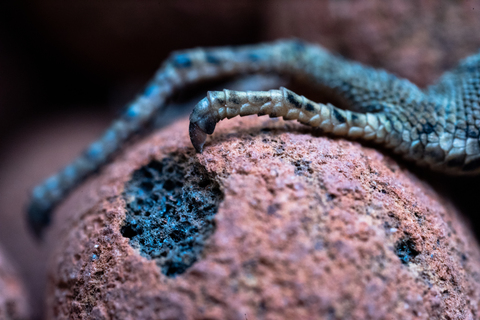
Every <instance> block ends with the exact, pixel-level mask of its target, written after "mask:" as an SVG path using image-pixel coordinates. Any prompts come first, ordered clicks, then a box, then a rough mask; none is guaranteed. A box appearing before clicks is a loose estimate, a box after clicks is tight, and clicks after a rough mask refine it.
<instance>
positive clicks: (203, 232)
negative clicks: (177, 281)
mask: <svg viewBox="0 0 480 320" xmlns="http://www.w3.org/2000/svg"><path fill="white" fill-rule="evenodd" d="M123 197H124V199H125V202H126V217H125V222H124V226H123V227H122V229H121V233H122V235H123V236H124V237H126V238H129V239H130V245H131V246H132V247H133V248H135V249H137V250H139V251H140V254H141V255H142V256H144V257H147V258H148V259H153V260H155V261H156V263H157V265H158V266H159V267H160V269H161V271H162V273H163V274H165V275H166V276H169V277H174V276H177V275H179V274H181V273H183V272H185V271H186V270H187V269H188V268H189V267H190V266H192V265H193V264H194V263H195V262H196V261H197V260H198V259H199V258H200V254H201V252H202V250H203V248H204V246H205V241H206V240H207V239H208V237H209V236H210V235H211V234H212V233H213V232H214V227H215V226H214V219H213V216H214V215H215V214H216V213H217V211H218V205H219V203H220V202H221V201H222V200H223V193H222V192H221V191H220V186H219V184H218V183H217V182H216V181H215V180H214V179H212V178H211V176H209V175H208V172H207V171H206V169H205V168H204V167H203V166H201V165H200V164H199V163H198V162H196V160H195V157H194V156H193V153H192V154H186V155H185V154H181V153H173V154H170V155H169V156H167V157H165V158H163V159H161V160H158V161H157V160H153V161H151V162H150V163H149V164H147V165H146V166H144V167H142V168H140V169H138V170H137V171H135V172H134V173H133V175H132V179H131V180H130V181H128V182H127V183H126V185H125V191H124V193H123Z"/></svg>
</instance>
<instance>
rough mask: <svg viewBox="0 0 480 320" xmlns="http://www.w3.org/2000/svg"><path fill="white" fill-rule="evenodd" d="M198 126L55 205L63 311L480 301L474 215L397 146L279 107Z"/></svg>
mask: <svg viewBox="0 0 480 320" xmlns="http://www.w3.org/2000/svg"><path fill="white" fill-rule="evenodd" d="M187 128H188V122H187V120H182V121H180V122H177V123H175V124H173V125H171V126H169V127H167V128H165V129H163V130H161V131H158V132H156V133H154V134H151V135H150V136H149V137H146V138H144V139H143V140H141V141H138V142H136V143H135V144H133V145H131V146H129V147H127V148H126V150H125V152H123V153H122V154H120V155H119V156H118V157H117V159H116V160H115V162H114V163H112V164H110V165H108V166H107V167H105V168H104V169H103V170H102V172H101V174H100V175H99V176H98V177H95V178H92V179H90V180H88V181H87V182H86V183H84V184H83V185H82V186H81V187H80V188H78V189H77V190H76V191H75V192H74V193H73V194H72V195H71V196H70V197H69V198H68V199H67V201H65V202H64V203H63V204H62V205H61V206H60V207H59V208H58V209H57V210H56V213H55V220H54V224H53V225H52V226H51V227H50V229H49V230H48V234H47V239H46V243H47V245H48V246H50V247H51V248H52V255H51V257H50V260H49V261H50V263H49V279H48V281H49V284H48V295H47V316H48V318H49V319H54V318H69V319H87V318H88V319H91V318H93V319H107V318H108V319H112V318H113V319H238V320H245V319H477V318H478V317H479V316H480V313H479V307H480V306H479V301H480V277H479V275H480V264H479V263H480V251H479V247H478V245H477V242H476V241H475V239H474V238H473V236H472V234H471V232H470V230H469V228H468V227H467V226H466V223H465V222H464V221H463V220H462V218H461V217H460V216H459V215H458V213H457V211H456V210H455V209H454V208H453V207H452V206H451V205H450V204H449V203H448V202H446V200H445V199H442V198H440V197H439V196H438V195H436V194H435V193H434V192H433V191H432V189H431V188H430V187H429V186H428V185H426V184H424V183H423V182H422V181H420V180H419V179H417V178H416V177H415V176H413V175H412V174H411V173H409V172H408V171H407V170H405V169H403V168H402V167H400V166H399V165H397V163H396V162H395V161H393V160H391V159H390V158H389V157H388V156H385V155H383V154H382V153H380V152H378V151H377V150H375V149H371V148H367V147H362V146H361V145H360V144H358V143H356V142H350V141H345V140H334V139H331V138H327V137H322V136H318V135H316V134H315V133H314V132H312V131H311V129H309V128H307V127H304V126H301V125H299V124H296V123H293V122H284V121H283V120H275V119H268V118H265V117H260V118H259V117H246V118H236V119H232V120H228V121H223V122H221V123H220V124H219V125H218V126H217V129H216V132H215V133H214V135H213V136H212V137H211V138H209V140H208V141H207V144H206V148H205V151H204V153H203V154H201V155H197V154H195V153H194V152H193V149H192V147H191V145H190V142H189V139H188V135H187V132H188V130H187ZM185 204H187V205H185ZM182 206H183V207H182ZM189 210H190V211H189ZM189 212H191V216H189ZM215 212H216V213H215ZM207 213H208V214H207ZM152 217H154V218H155V219H154V218H152ZM155 245H156V246H158V250H155ZM177 267H178V268H177ZM172 268H173V269H172ZM172 270H173V271H172Z"/></svg>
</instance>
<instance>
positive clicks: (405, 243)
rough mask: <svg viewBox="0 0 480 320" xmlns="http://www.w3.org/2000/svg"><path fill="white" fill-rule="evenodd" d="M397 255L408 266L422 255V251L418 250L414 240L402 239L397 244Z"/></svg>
mask: <svg viewBox="0 0 480 320" xmlns="http://www.w3.org/2000/svg"><path fill="white" fill-rule="evenodd" d="M395 254H396V255H397V256H398V257H399V258H400V261H401V262H402V263H403V264H408V263H409V262H412V260H413V259H415V257H416V256H418V255H419V254H420V251H418V250H417V249H416V246H415V242H413V240H412V239H410V238H402V239H400V240H398V241H397V242H396V243H395Z"/></svg>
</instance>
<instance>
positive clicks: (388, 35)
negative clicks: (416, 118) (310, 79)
mask: <svg viewBox="0 0 480 320" xmlns="http://www.w3.org/2000/svg"><path fill="white" fill-rule="evenodd" d="M265 12H268V15H265V19H266V22H265V25H266V29H267V30H266V34H267V35H268V37H269V38H277V37H292V36H293V37H300V38H303V39H306V40H309V41H313V42H319V43H320V44H322V45H324V46H326V47H327V48H329V49H330V50H332V51H333V52H338V53H341V54H342V55H344V56H346V57H348V58H350V59H353V60H357V61H361V62H363V63H366V64H368V65H372V66H375V67H381V68H385V69H387V70H389V71H392V72H394V73H396V74H398V75H400V76H401V77H406V78H408V79H410V80H412V81H414V82H415V83H417V84H419V85H422V86H424V85H427V84H430V83H432V82H433V80H435V79H437V78H438V77H439V76H440V75H441V74H442V73H443V72H444V71H446V70H448V69H450V68H452V67H454V66H455V65H456V64H457V62H458V60H460V59H462V58H464V57H466V56H468V55H470V54H473V53H475V52H477V51H478V49H479V48H480V33H478V32H476V30H479V28H480V19H479V15H480V1H479V0H472V1H450V0H441V1H430V0H420V1H418V0H407V1H394V2H392V1H382V0H375V1H355V0H343V1H294V0H292V1H276V0H268V1H266V8H265Z"/></svg>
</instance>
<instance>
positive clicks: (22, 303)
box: [0, 247, 29, 320]
mask: <svg viewBox="0 0 480 320" xmlns="http://www.w3.org/2000/svg"><path fill="white" fill-rule="evenodd" d="M27 300H28V299H27V294H26V292H25V289H24V286H23V284H22V281H21V280H20V278H19V276H18V274H17V271H16V270H15V268H14V267H13V265H12V264H11V263H10V261H9V260H8V258H7V256H6V255H5V253H4V252H3V250H2V248H1V247H0V319H2V320H20V319H28V316H29V310H28V302H27Z"/></svg>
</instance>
